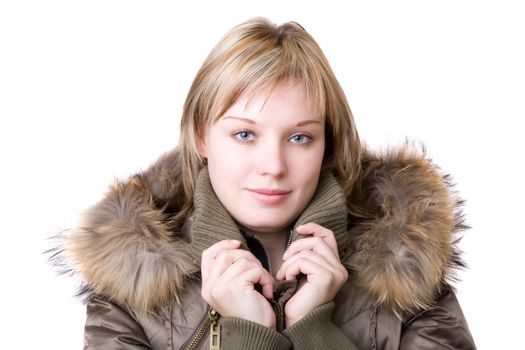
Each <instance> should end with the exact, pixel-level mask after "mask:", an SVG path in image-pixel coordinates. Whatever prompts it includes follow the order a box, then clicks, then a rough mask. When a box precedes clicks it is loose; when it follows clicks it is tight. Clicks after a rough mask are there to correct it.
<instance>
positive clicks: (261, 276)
mask: <svg viewBox="0 0 525 350" xmlns="http://www.w3.org/2000/svg"><path fill="white" fill-rule="evenodd" d="M239 279H240V280H242V281H246V282H248V283H250V284H252V285H255V284H257V283H258V284H260V285H261V287H262V295H264V297H265V298H267V299H271V298H272V297H273V278H272V276H271V275H270V274H269V273H268V271H266V270H265V269H264V268H261V267H256V268H252V269H249V270H247V271H245V272H244V273H243V274H241V275H240V276H239Z"/></svg>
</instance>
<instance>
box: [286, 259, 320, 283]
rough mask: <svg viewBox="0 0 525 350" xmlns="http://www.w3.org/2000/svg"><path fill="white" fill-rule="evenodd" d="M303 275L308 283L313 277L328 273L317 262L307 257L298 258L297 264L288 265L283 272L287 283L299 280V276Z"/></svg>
mask: <svg viewBox="0 0 525 350" xmlns="http://www.w3.org/2000/svg"><path fill="white" fill-rule="evenodd" d="M301 273H302V274H304V275H306V276H307V279H308V281H310V280H311V279H312V276H313V275H326V273H327V271H326V269H324V268H322V267H321V266H320V265H319V264H318V263H317V262H314V261H313V260H312V259H308V258H305V257H300V258H298V259H297V260H296V261H295V263H293V264H290V265H288V266H287V267H286V268H285V269H284V270H282V274H283V276H284V279H285V280H287V281H289V280H295V279H297V276H298V275H299V274H301Z"/></svg>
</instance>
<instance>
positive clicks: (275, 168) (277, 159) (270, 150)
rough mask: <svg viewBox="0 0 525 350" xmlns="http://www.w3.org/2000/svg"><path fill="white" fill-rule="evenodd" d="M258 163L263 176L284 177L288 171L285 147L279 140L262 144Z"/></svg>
mask: <svg viewBox="0 0 525 350" xmlns="http://www.w3.org/2000/svg"><path fill="white" fill-rule="evenodd" d="M256 161H257V168H258V172H259V173H260V174H261V175H271V176H282V175H284V174H286V172H287V170H288V169H287V161H286V152H285V147H284V146H283V145H282V144H281V143H280V142H279V141H278V140H274V141H271V142H266V143H262V144H260V146H259V150H258V156H257V159H256Z"/></svg>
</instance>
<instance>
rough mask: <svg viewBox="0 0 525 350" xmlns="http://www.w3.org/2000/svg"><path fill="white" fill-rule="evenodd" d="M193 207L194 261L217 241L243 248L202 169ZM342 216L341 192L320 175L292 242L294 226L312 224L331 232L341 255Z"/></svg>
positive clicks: (343, 243) (345, 238) (344, 228)
mask: <svg viewBox="0 0 525 350" xmlns="http://www.w3.org/2000/svg"><path fill="white" fill-rule="evenodd" d="M194 207H195V211H194V214H193V219H192V225H191V246H192V254H193V257H194V259H195V260H196V261H198V262H200V257H201V254H202V251H203V250H204V249H206V248H208V247H210V246H211V245H213V244H215V243H217V242H219V241H221V240H230V239H236V240H239V241H241V247H242V248H244V249H247V245H246V242H245V240H244V237H243V236H242V234H241V232H240V230H239V228H238V226H237V225H236V223H235V222H234V220H233V219H232V218H231V216H230V215H229V214H228V212H227V211H226V209H225V208H224V206H223V205H222V204H221V203H220V201H219V199H218V198H217V196H216V194H215V192H214V191H213V188H212V185H211V182H210V177H209V174H208V169H207V168H206V167H205V168H203V169H202V170H201V171H200V173H199V177H198V179H197V183H196V187H195V195H194ZM346 217H347V208H346V200H345V197H344V193H343V189H342V188H341V186H340V185H339V184H338V182H337V181H336V179H335V178H334V176H333V175H332V174H329V173H327V174H322V175H321V176H320V179H319V183H318V185H317V189H316V191H315V193H314V195H313V197H312V199H311V201H310V203H309V205H308V206H307V207H306V209H305V210H304V211H303V213H302V214H301V215H300V216H299V218H298V219H297V220H296V222H295V224H294V227H293V229H292V233H291V234H292V237H291V239H292V242H293V241H295V240H297V239H299V238H300V236H299V234H297V233H296V232H295V228H296V227H297V226H300V225H302V224H306V223H309V222H315V223H317V224H319V225H321V226H323V227H326V228H328V229H329V230H331V231H332V232H334V235H335V237H336V241H337V244H338V247H339V251H340V252H344V251H345V250H346V248H347V246H348V234H347V222H346Z"/></svg>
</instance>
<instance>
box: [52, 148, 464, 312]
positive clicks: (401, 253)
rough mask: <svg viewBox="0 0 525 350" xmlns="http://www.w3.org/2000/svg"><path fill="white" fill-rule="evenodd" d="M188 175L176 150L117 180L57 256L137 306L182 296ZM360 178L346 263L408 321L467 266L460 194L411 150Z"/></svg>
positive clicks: (378, 162) (367, 157)
mask: <svg viewBox="0 0 525 350" xmlns="http://www.w3.org/2000/svg"><path fill="white" fill-rule="evenodd" d="M180 174H181V161H180V155H179V151H178V150H175V151H173V152H170V153H167V154H165V155H164V156H162V157H161V158H160V159H159V160H158V161H157V162H156V163H155V164H154V165H152V166H151V167H150V168H149V169H148V170H146V171H144V172H141V173H139V174H137V175H134V176H132V177H131V178H130V179H128V180H126V181H122V182H117V183H115V184H113V185H112V186H111V187H110V188H109V191H108V193H107V195H106V196H105V198H104V199H103V200H101V201H100V202H99V203H98V204H96V205H95V206H94V207H92V208H91V209H89V210H88V211H87V212H86V213H85V215H84V220H83V222H82V223H81V224H80V225H79V226H78V227H76V228H74V229H72V230H69V231H68V232H67V233H66V234H64V235H63V236H61V238H60V239H61V242H60V244H59V245H60V247H59V248H57V249H55V250H54V251H55V255H54V256H53V257H52V260H54V261H55V262H56V263H57V264H60V263H64V261H67V264H69V265H70V266H73V267H72V268H71V269H72V270H71V271H73V272H78V273H80V274H81V277H82V279H83V280H84V281H85V287H84V290H85V291H88V292H89V293H96V294H101V295H105V296H107V297H109V298H111V299H112V300H114V301H117V302H121V303H128V304H129V305H130V306H131V307H134V308H137V309H138V310H152V309H156V308H158V307H161V306H163V305H166V304H167V303H169V302H170V301H171V300H172V298H174V297H175V298H177V297H178V296H179V295H180V293H181V290H182V289H183V288H184V281H185V280H186V279H187V278H191V277H192V276H193V275H194V273H195V272H196V271H198V266H196V265H195V263H194V261H193V260H192V258H191V256H190V247H189V244H188V242H187V241H186V240H185V238H184V237H183V236H182V235H181V234H180V231H181V230H180V226H181V225H180V223H181V220H180V219H181V217H182V215H181V213H180V209H181V208H182V207H183V206H182V202H181V200H180V198H182V194H181V193H175V190H174V189H175V188H181V187H180V186H177V184H179V183H178V181H180ZM361 174H362V175H361V177H360V178H359V180H358V182H357V184H356V186H355V189H354V191H353V193H352V195H351V196H350V198H349V199H348V206H349V210H350V228H349V234H350V238H351V242H352V245H351V247H350V251H349V252H348V253H349V254H347V256H348V257H347V258H346V260H345V261H344V263H345V264H346V265H348V266H349V267H350V268H351V269H352V270H353V272H354V274H355V276H356V278H357V279H356V281H357V283H359V284H360V285H361V286H362V287H363V288H365V289H366V290H367V291H368V292H369V293H370V294H371V295H372V296H373V297H374V298H375V300H376V301H377V303H378V304H381V305H383V306H384V307H387V308H390V309H391V310H392V311H393V312H395V313H396V314H397V315H399V316H400V317H402V316H403V315H404V314H405V313H407V312H413V311H415V310H417V309H419V308H421V307H425V306H428V305H429V304H430V303H431V302H432V300H433V298H434V297H435V295H436V293H438V292H439V289H440V287H441V286H442V285H443V284H444V283H446V280H447V279H450V278H451V277H453V275H452V273H451V271H452V270H453V268H454V267H455V266H456V265H457V264H460V263H459V260H458V259H457V254H456V252H455V251H454V238H453V234H454V232H455V231H457V230H458V229H461V228H463V226H462V225H461V220H460V216H459V215H458V213H457V205H456V200H455V198H454V196H453V193H452V192H451V190H450V189H449V186H448V181H447V178H446V177H444V176H443V175H442V174H440V172H439V171H438V170H437V169H436V168H435V167H434V166H432V165H431V163H430V162H429V161H427V160H426V159H425V157H424V156H423V155H422V154H419V153H416V152H414V151H410V150H409V149H408V148H407V147H404V148H400V149H398V150H392V151H389V152H386V153H385V154H384V155H378V154H372V153H365V154H364V156H363V161H362V173H361ZM185 215H187V213H184V216H185ZM173 232H175V233H173ZM177 232H179V233H177ZM66 269H70V267H66Z"/></svg>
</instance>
